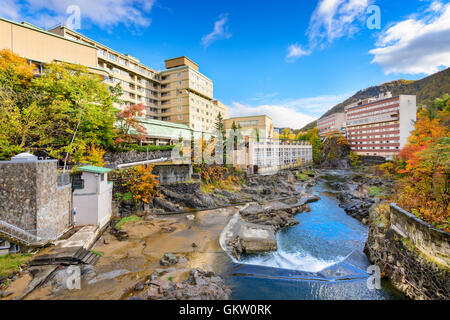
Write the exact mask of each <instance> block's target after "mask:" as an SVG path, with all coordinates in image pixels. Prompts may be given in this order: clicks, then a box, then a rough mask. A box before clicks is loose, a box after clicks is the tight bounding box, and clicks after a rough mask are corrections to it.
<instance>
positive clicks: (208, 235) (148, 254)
mask: <svg viewBox="0 0 450 320" xmlns="http://www.w3.org/2000/svg"><path fill="white" fill-rule="evenodd" d="M237 210H238V208H233V207H232V208H225V209H218V210H209V211H201V212H197V213H194V215H195V219H194V220H192V221H191V220H188V219H187V218H186V216H187V215H184V214H183V215H175V216H148V217H146V218H145V219H143V220H141V221H137V222H130V223H127V224H125V225H123V227H122V230H124V231H126V232H127V233H128V234H129V238H128V239H127V240H124V241H119V240H117V239H116V238H115V237H114V236H113V235H111V234H110V233H109V232H108V231H106V232H105V233H104V234H103V235H102V236H101V237H100V239H99V240H98V241H97V242H96V244H95V245H94V247H93V248H92V250H95V251H97V252H100V253H102V254H103V257H102V258H101V259H100V260H99V261H98V263H97V264H96V265H95V266H94V267H93V271H94V272H95V273H94V272H89V274H88V275H83V276H82V282H81V289H80V290H67V289H60V288H58V287H57V286H55V283H54V282H53V281H49V282H48V283H46V284H44V285H43V286H41V287H39V288H37V289H36V290H34V291H33V292H32V293H30V294H29V295H28V296H27V297H26V298H25V299H26V300H36V299H44V300H47V299H48V300H54V299H56V300H58V299H59V300H66V299H67V300H70V299H76V300H79V299H84V300H91V299H101V300H107V299H112V300H117V299H124V298H127V297H128V296H130V293H131V292H132V289H133V288H134V287H135V285H136V284H137V283H138V282H140V281H142V280H143V279H145V278H146V277H148V276H149V275H150V274H152V273H153V272H154V271H155V270H156V269H160V268H165V267H162V266H161V265H160V263H159V261H160V259H161V258H162V256H163V255H164V254H165V253H169V252H171V253H174V254H175V255H177V256H184V257H186V259H181V260H180V262H179V263H178V264H176V265H173V266H171V268H173V271H172V272H170V273H167V274H165V275H164V276H163V278H171V279H172V281H173V282H175V283H177V282H181V281H183V280H185V279H186V278H187V277H188V274H189V270H190V269H192V268H201V269H203V270H206V271H216V270H215V268H216V266H217V265H219V264H220V261H226V259H228V257H227V256H226V254H225V253H224V252H223V251H222V249H221V247H220V245H219V236H220V233H221V231H222V230H223V228H224V227H225V226H226V225H227V223H228V221H229V219H230V218H231V217H232V216H233V215H234V214H235V213H236V212H237ZM193 244H195V245H193ZM30 280H31V277H30V275H28V274H25V275H24V276H23V277H21V278H19V279H18V280H16V281H15V282H13V283H12V284H11V285H10V286H9V288H8V291H10V292H13V295H12V296H10V297H8V298H10V299H11V298H14V297H17V296H20V294H21V292H23V290H24V288H25V287H26V285H27V283H28V282H29V281H30Z"/></svg>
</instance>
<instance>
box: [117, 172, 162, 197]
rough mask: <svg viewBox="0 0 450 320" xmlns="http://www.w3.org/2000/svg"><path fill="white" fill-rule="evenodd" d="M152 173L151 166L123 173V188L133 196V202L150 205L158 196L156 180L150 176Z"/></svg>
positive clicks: (152, 175)
mask: <svg viewBox="0 0 450 320" xmlns="http://www.w3.org/2000/svg"><path fill="white" fill-rule="evenodd" d="M152 171H153V166H151V165H148V166H146V165H141V166H138V167H133V168H131V169H128V170H126V171H125V172H124V175H125V177H123V179H124V181H125V183H124V184H123V186H124V187H125V188H126V189H127V190H128V192H129V193H131V194H132V195H133V199H134V200H136V201H142V202H144V203H150V202H151V200H152V199H153V198H154V197H155V196H156V195H157V194H158V190H157V186H158V185H159V181H158V180H157V179H156V175H154V174H152Z"/></svg>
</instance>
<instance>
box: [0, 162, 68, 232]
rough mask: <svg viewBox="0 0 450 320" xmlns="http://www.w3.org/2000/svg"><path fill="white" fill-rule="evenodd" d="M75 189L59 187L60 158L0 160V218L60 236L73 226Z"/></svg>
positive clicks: (29, 228) (33, 229)
mask: <svg viewBox="0 0 450 320" xmlns="http://www.w3.org/2000/svg"><path fill="white" fill-rule="evenodd" d="M71 199H72V190H71V187H70V185H68V186H65V187H62V188H58V187H57V161H56V160H49V161H33V162H9V161H5V162H0V220H3V221H5V222H7V223H9V224H12V225H14V226H16V227H19V228H21V229H23V230H27V231H35V230H37V233H38V235H41V236H48V237H50V238H56V237H57V236H59V235H61V234H62V233H63V232H64V231H65V230H66V229H67V228H68V227H69V226H70V217H71V206H72V200H71Z"/></svg>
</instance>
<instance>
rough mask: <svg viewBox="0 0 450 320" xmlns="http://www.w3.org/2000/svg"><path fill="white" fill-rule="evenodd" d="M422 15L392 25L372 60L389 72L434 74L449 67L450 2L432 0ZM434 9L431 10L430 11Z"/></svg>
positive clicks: (380, 39) (380, 41)
mask: <svg viewBox="0 0 450 320" xmlns="http://www.w3.org/2000/svg"><path fill="white" fill-rule="evenodd" d="M425 12H426V14H425V16H423V17H422V18H409V19H407V20H403V21H400V22H397V23H395V24H394V25H391V26H390V27H389V28H388V29H386V30H385V31H383V33H382V34H381V35H380V37H379V39H378V41H377V43H376V46H377V47H378V48H375V49H373V50H371V51H370V53H371V54H373V55H374V58H373V60H372V63H378V64H379V65H381V67H382V68H383V70H384V72H385V73H386V74H390V73H410V74H418V73H425V74H431V73H435V72H437V71H439V68H440V67H450V4H446V5H445V6H444V5H442V3H440V2H437V1H435V2H433V3H432V4H431V6H430V8H429V9H428V10H426V11H425ZM430 12H431V13H430Z"/></svg>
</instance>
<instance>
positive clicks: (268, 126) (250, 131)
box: [225, 115, 274, 140]
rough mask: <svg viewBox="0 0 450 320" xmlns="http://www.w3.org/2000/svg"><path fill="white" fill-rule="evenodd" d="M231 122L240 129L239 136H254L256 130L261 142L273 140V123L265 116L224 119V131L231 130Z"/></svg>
mask: <svg viewBox="0 0 450 320" xmlns="http://www.w3.org/2000/svg"><path fill="white" fill-rule="evenodd" d="M233 122H234V123H235V124H236V126H238V127H239V126H240V127H241V134H242V135H244V136H249V137H251V136H255V129H257V130H258V131H259V138H260V139H261V140H264V139H265V140H269V139H273V138H274V136H273V133H274V129H273V121H272V119H271V118H269V117H268V116H266V115H260V116H248V117H235V118H229V119H226V120H225V129H227V130H231V128H232V126H233Z"/></svg>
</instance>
